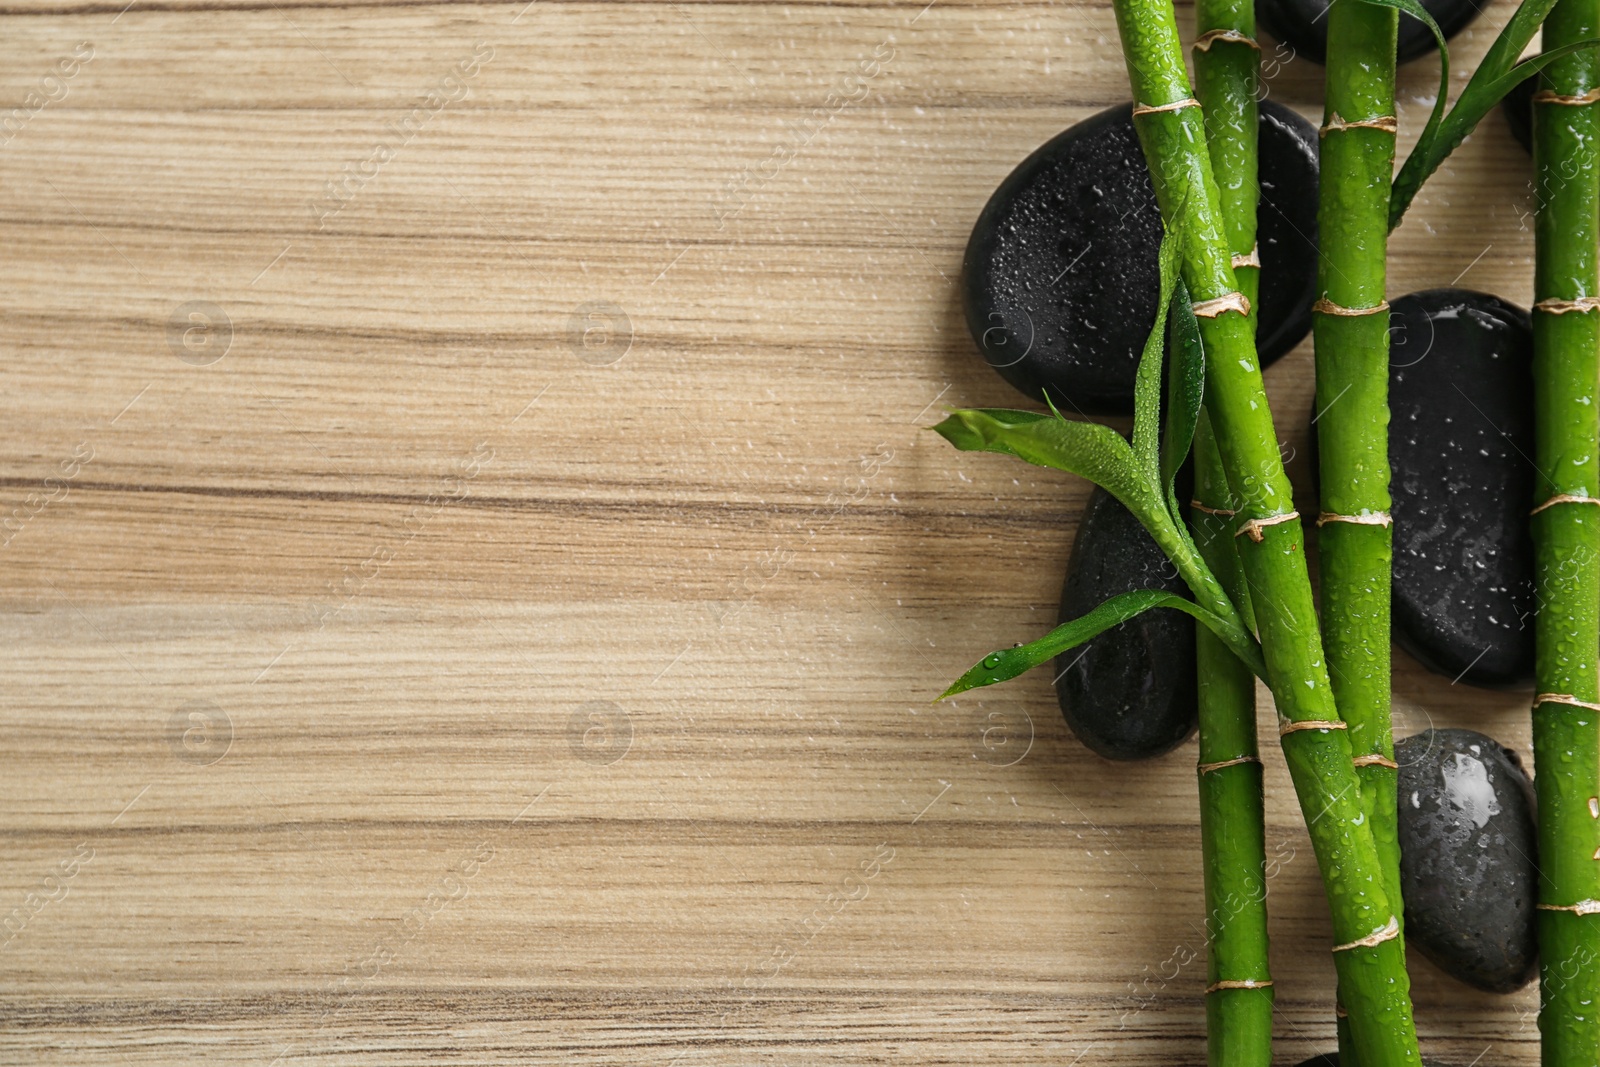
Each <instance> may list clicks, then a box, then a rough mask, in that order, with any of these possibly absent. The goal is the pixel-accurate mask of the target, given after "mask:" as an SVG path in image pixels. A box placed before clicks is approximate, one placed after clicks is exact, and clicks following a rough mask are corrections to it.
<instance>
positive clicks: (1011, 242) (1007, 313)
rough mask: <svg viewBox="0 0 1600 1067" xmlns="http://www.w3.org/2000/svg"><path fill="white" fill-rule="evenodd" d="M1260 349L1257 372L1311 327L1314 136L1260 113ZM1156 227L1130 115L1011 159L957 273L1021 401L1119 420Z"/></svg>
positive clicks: (977, 336) (1143, 329)
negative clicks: (1047, 398) (1046, 397)
mask: <svg viewBox="0 0 1600 1067" xmlns="http://www.w3.org/2000/svg"><path fill="white" fill-rule="evenodd" d="M1260 150H1261V164H1260V174H1261V195H1262V204H1261V208H1260V212H1259V219H1260V232H1259V241H1260V246H1261V261H1262V270H1261V285H1262V290H1261V295H1260V308H1259V311H1260V339H1259V350H1260V354H1261V362H1262V364H1263V365H1264V366H1265V365H1267V364H1270V363H1271V362H1272V361H1273V360H1276V359H1277V358H1278V357H1279V356H1282V355H1283V354H1284V353H1285V352H1288V351H1289V350H1290V349H1291V348H1293V347H1294V346H1295V345H1296V344H1298V343H1299V342H1300V340H1301V338H1303V337H1304V336H1305V335H1306V333H1307V332H1308V331H1309V330H1310V328H1311V304H1312V302H1313V301H1314V300H1315V299H1316V270H1317V264H1316V243H1315V239H1316V226H1317V131H1316V127H1315V126H1313V125H1312V124H1311V123H1309V122H1307V121H1306V120H1305V119H1303V118H1301V117H1300V116H1299V115H1297V114H1295V113H1294V112H1292V111H1290V110H1289V109H1288V108H1286V107H1283V106H1282V105H1279V104H1277V103H1275V102H1273V101H1266V102H1265V103H1263V104H1262V106H1261V134H1260ZM1160 243H1161V219H1160V216H1159V214H1158V213H1157V210H1156V200H1155V193H1154V191H1153V190H1152V189H1151V186H1150V172H1149V171H1148V170H1147V169H1146V167H1145V162H1144V156H1143V154H1142V153H1141V152H1140V149H1139V141H1138V138H1137V137H1136V136H1135V134H1134V129H1133V119H1132V105H1129V104H1123V105H1121V106H1118V107H1114V108H1110V109H1108V110H1106V111H1102V112H1100V113H1099V114H1097V115H1094V116H1092V117H1090V118H1088V119H1085V120H1084V121H1083V122H1080V123H1078V124H1077V125H1076V126H1073V127H1072V128H1071V129H1069V130H1067V131H1066V132H1064V133H1062V134H1059V135H1058V136H1056V137H1055V138H1054V139H1052V140H1050V141H1049V142H1047V143H1046V144H1045V145H1044V146H1043V147H1042V148H1040V149H1039V150H1038V151H1036V152H1034V153H1033V154H1032V155H1031V156H1029V157H1028V158H1027V159H1025V160H1023V161H1022V163H1021V164H1019V165H1018V166H1017V168H1016V169H1015V170H1013V171H1012V172H1011V174H1010V175H1009V176H1008V177H1007V178H1006V179H1005V181H1003V182H1001V183H1000V187H999V188H998V189H996V190H995V192H994V195H993V196H992V197H990V199H989V203H988V204H987V205H986V206H985V207H984V209H983V212H982V213H981V214H980V215H979V216H978V221H977V223H976V224H975V225H974V226H973V229H972V237H971V239H970V240H969V241H968V242H967V251H966V257H965V259H964V261H963V264H962V286H961V292H962V302H963V305H964V308H965V312H966V319H967V327H968V329H969V330H971V332H972V336H973V339H974V340H975V341H977V343H978V347H979V348H980V349H981V350H982V352H983V355H984V358H985V359H986V360H987V361H988V362H989V364H990V365H991V366H992V367H994V368H995V369H996V370H997V371H999V372H1000V374H1001V376H1002V377H1004V378H1005V379H1006V380H1007V381H1008V382H1010V383H1011V384H1012V385H1014V386H1016V387H1017V388H1018V389H1019V390H1021V391H1022V392H1023V393H1025V394H1027V396H1029V397H1030V398H1031V399H1033V400H1035V401H1037V400H1039V399H1040V393H1041V391H1043V390H1045V389H1048V390H1049V391H1050V394H1051V399H1052V400H1053V401H1054V402H1055V404H1056V405H1057V406H1058V407H1060V408H1061V410H1062V411H1064V412H1067V413H1069V414H1070V413H1073V412H1078V413H1081V414H1085V415H1127V414H1131V413H1132V411H1133V379H1134V371H1135V369H1136V368H1137V366H1138V360H1139V353H1140V351H1141V350H1142V349H1143V347H1144V342H1145V337H1146V335H1147V334H1148V333H1149V332H1150V328H1151V326H1152V325H1153V324H1154V323H1155V317H1156V297H1157V292H1158V280H1157V274H1156V253H1157V249H1158V248H1159V246H1160Z"/></svg>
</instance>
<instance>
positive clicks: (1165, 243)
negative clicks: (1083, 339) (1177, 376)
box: [1133, 230, 1183, 492]
mask: <svg viewBox="0 0 1600 1067" xmlns="http://www.w3.org/2000/svg"><path fill="white" fill-rule="evenodd" d="M1182 250H1183V245H1182V241H1181V240H1180V239H1179V237H1178V235H1177V233H1176V232H1174V231H1172V230H1168V231H1166V233H1164V234H1162V236H1161V252H1160V256H1159V263H1160V276H1161V288H1160V292H1159V294H1158V295H1157V297H1156V324H1155V325H1154V326H1152V327H1151V328H1150V334H1149V336H1147V337H1146V338H1145V341H1144V354H1143V355H1141V356H1140V357H1139V370H1138V373H1137V375H1136V376H1135V378H1134V382H1133V454H1134V455H1135V456H1136V457H1137V458H1138V461H1139V464H1140V466H1141V467H1143V469H1144V473H1145V477H1146V478H1148V479H1149V481H1150V482H1151V484H1153V485H1155V486H1156V487H1157V491H1158V492H1159V491H1160V489H1159V487H1160V486H1161V485H1162V484H1163V479H1162V477H1161V459H1162V457H1161V364H1162V362H1163V356H1164V354H1165V351H1166V340H1167V311H1168V309H1169V308H1170V307H1171V306H1172V294H1173V292H1174V290H1175V289H1176V288H1177V284H1178V263H1179V255H1180V253H1181V252H1182Z"/></svg>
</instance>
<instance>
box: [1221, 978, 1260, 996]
mask: <svg viewBox="0 0 1600 1067" xmlns="http://www.w3.org/2000/svg"><path fill="white" fill-rule="evenodd" d="M1271 988H1272V979H1270V978H1268V979H1265V980H1264V981H1257V980H1256V979H1254V978H1225V979H1223V980H1222V981H1220V982H1212V983H1211V984H1210V985H1208V986H1206V994H1207V995H1208V996H1209V995H1210V994H1212V993H1216V992H1218V991H1220V990H1223V989H1271Z"/></svg>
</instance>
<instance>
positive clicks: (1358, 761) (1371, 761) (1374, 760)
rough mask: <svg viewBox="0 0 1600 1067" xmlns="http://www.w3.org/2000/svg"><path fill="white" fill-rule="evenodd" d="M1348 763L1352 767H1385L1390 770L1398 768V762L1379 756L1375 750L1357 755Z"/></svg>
mask: <svg viewBox="0 0 1600 1067" xmlns="http://www.w3.org/2000/svg"><path fill="white" fill-rule="evenodd" d="M1350 764H1351V766H1354V767H1387V768H1389V769H1390V770H1391V771H1398V770H1399V769H1400V764H1398V763H1396V762H1395V761H1394V760H1392V759H1390V758H1389V757H1388V756H1380V755H1378V754H1377V753H1376V752H1369V753H1367V754H1366V755H1365V756H1357V757H1356V758H1355V759H1353V760H1351V761H1350Z"/></svg>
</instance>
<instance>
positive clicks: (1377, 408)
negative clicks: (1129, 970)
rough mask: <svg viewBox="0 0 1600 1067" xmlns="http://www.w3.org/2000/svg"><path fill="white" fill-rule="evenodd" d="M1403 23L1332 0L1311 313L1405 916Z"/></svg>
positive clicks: (1388, 844) (1378, 816) (1367, 748)
mask: <svg viewBox="0 0 1600 1067" xmlns="http://www.w3.org/2000/svg"><path fill="white" fill-rule="evenodd" d="M1397 28H1398V13H1397V12H1396V11H1395V10H1394V9H1393V8H1389V7H1379V6H1377V5H1375V4H1369V3H1366V2H1365V0H1333V4H1332V6H1331V7H1330V9H1329V11H1328V52H1327V56H1328V61H1327V76H1326V86H1325V90H1324V125H1323V132H1322V181H1321V185H1320V199H1319V202H1318V208H1317V241H1318V245H1319V251H1320V256H1319V259H1318V266H1317V270H1318V288H1319V290H1320V292H1321V299H1320V300H1318V302H1317V304H1316V305H1315V307H1314V309H1313V320H1312V322H1313V331H1314V337H1315V343H1316V375H1317V401H1316V403H1317V439H1318V445H1319V446H1320V447H1319V448H1318V454H1319V461H1320V467H1321V472H1320V473H1321V478H1320V481H1321V485H1322V513H1323V514H1322V517H1321V519H1320V520H1319V522H1318V531H1317V544H1318V548H1319V549H1320V551H1321V560H1322V635H1323V641H1324V642H1325V644H1326V647H1327V653H1328V673H1329V676H1330V678H1331V679H1332V682H1333V696H1334V701H1335V703H1336V704H1337V705H1338V707H1339V712H1340V714H1341V715H1342V716H1343V718H1344V720H1345V722H1346V723H1348V724H1349V727H1350V748H1351V752H1352V753H1353V754H1354V755H1355V756H1358V757H1367V758H1366V759H1363V760H1361V761H1360V762H1359V764H1358V767H1357V771H1356V773H1357V776H1358V777H1359V778H1360V780H1361V799H1362V807H1363V809H1364V810H1365V811H1366V813H1367V819H1368V822H1369V823H1370V824H1371V826H1372V834H1373V838H1374V840H1375V842H1376V843H1377V846H1378V857H1379V860H1380V862H1381V865H1382V872H1383V882H1384V890H1385V892H1386V893H1387V894H1388V896H1389V899H1390V901H1391V902H1392V906H1393V907H1394V909H1395V914H1396V915H1397V916H1400V915H1402V914H1403V912H1402V910H1401V909H1402V902H1401V899H1400V840H1399V836H1398V829H1397V822H1398V811H1397V807H1396V786H1397V782H1398V775H1399V772H1398V769H1397V768H1396V767H1395V764H1394V732H1393V728H1392V724H1391V719H1390V708H1389V690H1390V664H1389V643H1390V638H1389V595H1390V594H1389V583H1390V577H1391V569H1392V568H1391V563H1392V552H1393V549H1392V539H1391V527H1390V524H1389V522H1388V518H1389V506H1390V501H1389V305H1388V303H1387V302H1386V301H1385V299H1384V296H1385V292H1384V290H1385V282H1386V262H1385V260H1386V254H1387V250H1388V235H1389V189H1390V181H1391V176H1392V174H1393V173H1394V153H1395V108H1394V68H1395V35H1396V30H1397ZM1374 520H1378V521H1374ZM1396 943H1397V944H1402V943H1403V942H1401V941H1400V940H1399V939H1397V942H1396ZM1402 951H1403V949H1402ZM1343 1000H1344V998H1343V996H1342V994H1341V1002H1343ZM1347 1024H1348V1020H1346V1019H1340V1020H1339V1025H1338V1030H1339V1040H1340V1047H1341V1050H1342V1051H1343V1053H1344V1055H1346V1056H1354V1058H1356V1059H1357V1060H1359V1059H1360V1055H1359V1051H1358V1050H1357V1049H1356V1048H1354V1047H1353V1046H1354V1040H1355V1035H1354V1033H1353V1032H1352V1031H1351V1028H1350V1027H1349V1026H1348V1025H1347ZM1341 1062H1343V1060H1342V1059H1341Z"/></svg>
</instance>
